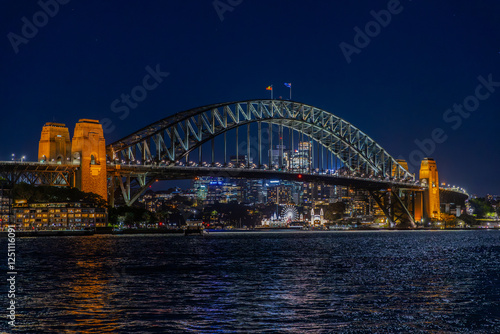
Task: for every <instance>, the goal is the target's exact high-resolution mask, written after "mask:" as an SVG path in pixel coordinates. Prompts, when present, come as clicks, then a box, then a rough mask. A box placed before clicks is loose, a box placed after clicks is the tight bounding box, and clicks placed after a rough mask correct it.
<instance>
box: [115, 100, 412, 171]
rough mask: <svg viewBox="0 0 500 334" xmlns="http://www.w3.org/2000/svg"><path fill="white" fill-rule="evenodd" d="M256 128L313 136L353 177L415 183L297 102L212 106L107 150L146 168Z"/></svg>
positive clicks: (382, 154)
mask: <svg viewBox="0 0 500 334" xmlns="http://www.w3.org/2000/svg"><path fill="white" fill-rule="evenodd" d="M255 122H265V123H271V124H278V125H282V126H284V127H288V128H292V129H293V130H295V131H297V132H300V133H303V134H305V135H306V136H309V137H310V138H311V139H313V140H314V141H317V142H318V143H320V145H322V146H324V147H325V148H326V149H328V150H329V151H330V152H331V153H332V154H334V155H335V156H336V157H337V158H338V159H339V160H340V161H341V162H342V163H343V164H344V166H347V167H348V168H349V169H350V170H351V171H356V170H357V171H366V172H369V173H373V174H374V175H378V176H381V177H390V176H391V173H392V171H393V170H394V172H395V174H396V175H397V176H399V177H400V178H407V179H412V180H413V179H414V176H413V175H412V174H410V173H409V172H408V171H407V170H406V169H404V168H403V167H402V166H401V165H400V164H398V163H397V161H396V160H395V159H394V158H393V157H392V156H391V155H389V153H387V151H385V150H384V149H383V148H382V147H381V146H380V145H379V144H377V143H376V142H375V141H374V140H373V139H371V138H370V137H369V136H368V135H366V134H365V133H364V132H363V131H361V130H360V129H358V128H357V127H355V126H353V125H352V124H351V123H349V122H347V121H345V120H344V119H342V118H340V117H338V116H335V115H334V114H332V113H330V112H327V111H325V110H322V109H319V108H316V107H313V106H310V105H307V104H304V103H299V102H294V101H282V100H267V99H265V100H247V101H238V102H227V103H219V104H212V105H208V106H204V107H199V108H194V109H190V110H187V111H184V112H180V113H177V114H175V115H172V116H169V117H167V118H164V119H162V120H160V121H157V122H155V123H153V124H150V125H148V126H147V127H145V128H143V129H141V130H139V131H137V132H135V133H133V134H131V135H129V136H127V137H125V138H122V139H121V140H119V141H116V142H114V143H112V144H110V145H108V147H107V151H108V156H109V158H110V159H112V160H122V159H123V160H126V161H135V160H136V159H137V160H138V159H139V157H140V158H141V159H142V161H143V163H146V162H147V161H153V160H155V159H156V160H157V161H160V160H167V161H171V162H175V161H180V160H181V159H182V158H184V157H186V156H187V155H188V154H189V153H190V152H192V151H193V150H195V149H197V148H198V147H199V146H201V145H202V144H203V143H205V142H207V141H209V140H211V139H213V138H215V137H217V136H218V135H221V134H223V133H225V132H227V131H229V130H231V129H234V128H237V127H240V126H243V125H246V124H250V123H255Z"/></svg>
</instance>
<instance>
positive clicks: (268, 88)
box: [266, 85, 273, 100]
mask: <svg viewBox="0 0 500 334" xmlns="http://www.w3.org/2000/svg"><path fill="white" fill-rule="evenodd" d="M266 90H270V91H271V100H272V99H273V85H271V86H267V87H266Z"/></svg>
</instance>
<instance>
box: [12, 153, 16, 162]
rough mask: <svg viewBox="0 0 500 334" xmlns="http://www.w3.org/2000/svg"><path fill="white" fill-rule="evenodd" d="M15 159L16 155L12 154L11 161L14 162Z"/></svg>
mask: <svg viewBox="0 0 500 334" xmlns="http://www.w3.org/2000/svg"><path fill="white" fill-rule="evenodd" d="M15 159H16V155H15V154H14V153H12V161H14V160H15Z"/></svg>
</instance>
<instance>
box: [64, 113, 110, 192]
mask: <svg viewBox="0 0 500 334" xmlns="http://www.w3.org/2000/svg"><path fill="white" fill-rule="evenodd" d="M71 151H72V164H73V165H80V168H79V169H78V170H77V172H76V182H75V183H76V187H77V188H78V189H80V190H82V191H85V192H93V193H95V194H98V195H101V196H102V198H104V200H107V198H108V190H107V178H106V177H107V176H106V142H105V139H104V133H103V130H102V125H101V124H99V121H97V120H91V119H80V120H79V121H78V123H76V125H75V132H74V134H73V141H72V147H71Z"/></svg>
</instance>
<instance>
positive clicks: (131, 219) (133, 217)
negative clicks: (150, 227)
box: [108, 206, 158, 225]
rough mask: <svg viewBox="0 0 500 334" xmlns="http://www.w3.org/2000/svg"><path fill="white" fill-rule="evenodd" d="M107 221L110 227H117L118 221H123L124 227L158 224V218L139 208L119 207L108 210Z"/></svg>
mask: <svg viewBox="0 0 500 334" xmlns="http://www.w3.org/2000/svg"><path fill="white" fill-rule="evenodd" d="M108 221H109V223H110V224H111V225H117V224H118V223H119V222H120V221H123V223H125V224H126V225H136V224H139V223H148V224H155V223H157V222H158V218H157V217H156V215H155V214H154V213H152V212H149V211H148V210H146V209H144V208H141V207H134V206H132V207H131V206H119V207H115V208H109V211H108Z"/></svg>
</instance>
